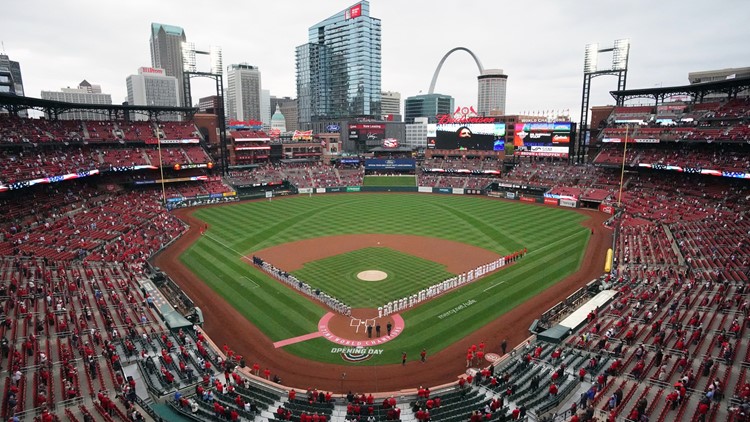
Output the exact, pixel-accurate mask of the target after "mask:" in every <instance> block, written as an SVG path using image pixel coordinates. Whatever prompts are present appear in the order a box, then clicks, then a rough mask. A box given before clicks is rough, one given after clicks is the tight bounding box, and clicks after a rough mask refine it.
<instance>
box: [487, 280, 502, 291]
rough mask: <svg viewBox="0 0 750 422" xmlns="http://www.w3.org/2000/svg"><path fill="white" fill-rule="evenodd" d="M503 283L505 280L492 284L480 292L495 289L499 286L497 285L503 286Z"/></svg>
mask: <svg viewBox="0 0 750 422" xmlns="http://www.w3.org/2000/svg"><path fill="white" fill-rule="evenodd" d="M503 283H505V280H503V281H501V282H499V283H496V284H493V285H492V286H490V287H488V288H486V289H484V290H482V291H483V292H486V291H487V290H489V289H494V288H495V287H497V286H499V285H501V284H503Z"/></svg>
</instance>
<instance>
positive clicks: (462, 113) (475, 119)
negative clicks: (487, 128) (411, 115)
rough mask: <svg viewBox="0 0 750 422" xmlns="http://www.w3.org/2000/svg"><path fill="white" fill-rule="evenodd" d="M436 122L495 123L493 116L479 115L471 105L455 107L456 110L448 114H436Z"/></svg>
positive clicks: (440, 123) (461, 123)
mask: <svg viewBox="0 0 750 422" xmlns="http://www.w3.org/2000/svg"><path fill="white" fill-rule="evenodd" d="M436 117H437V124H439V125H445V124H460V125H466V124H469V123H495V118H494V117H481V116H479V115H477V111H476V110H474V107H473V106H470V107H456V111H454V112H453V114H452V115H450V114H441V115H438V116H436Z"/></svg>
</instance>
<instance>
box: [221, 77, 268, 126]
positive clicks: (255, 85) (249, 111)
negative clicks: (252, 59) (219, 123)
mask: <svg viewBox="0 0 750 422" xmlns="http://www.w3.org/2000/svg"><path fill="white" fill-rule="evenodd" d="M260 87H261V85H260V69H258V67H257V66H251V65H249V64H247V63H240V64H233V65H230V66H228V67H227V91H226V93H225V94H224V96H225V97H226V98H227V104H226V109H227V118H229V119H232V120H242V121H248V120H257V121H261V112H260V107H261V101H260V100H261V98H260V97H261V92H260V91H261V88H260ZM270 107H271V106H270V104H269V108H270Z"/></svg>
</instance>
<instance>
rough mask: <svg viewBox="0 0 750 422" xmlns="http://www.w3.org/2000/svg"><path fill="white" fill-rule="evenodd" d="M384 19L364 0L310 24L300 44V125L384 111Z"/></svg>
mask: <svg viewBox="0 0 750 422" xmlns="http://www.w3.org/2000/svg"><path fill="white" fill-rule="evenodd" d="M380 65H381V57H380V19H376V18H373V17H370V3H369V2H367V1H362V2H359V3H356V4H354V5H352V6H351V7H348V8H346V9H344V10H342V11H341V12H339V13H337V14H335V15H333V16H331V17H329V18H327V19H325V20H323V21H321V22H319V23H317V24H315V25H313V26H311V27H310V28H309V29H308V42H307V44H303V45H301V46H298V47H297V49H296V67H297V99H298V110H299V123H300V126H302V128H307V127H310V126H311V123H314V122H316V121H322V120H331V119H341V118H346V117H376V118H379V117H380V115H381V112H380V108H381V106H380V101H381V94H380V92H381V91H380Z"/></svg>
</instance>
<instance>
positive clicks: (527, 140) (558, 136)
mask: <svg viewBox="0 0 750 422" xmlns="http://www.w3.org/2000/svg"><path fill="white" fill-rule="evenodd" d="M574 129H575V127H574V125H573V124H572V123H571V122H529V123H516V125H515V132H514V135H513V146H514V154H515V155H521V156H537V157H563V158H567V157H568V155H569V154H570V146H571V137H572V136H573V131H574Z"/></svg>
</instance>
